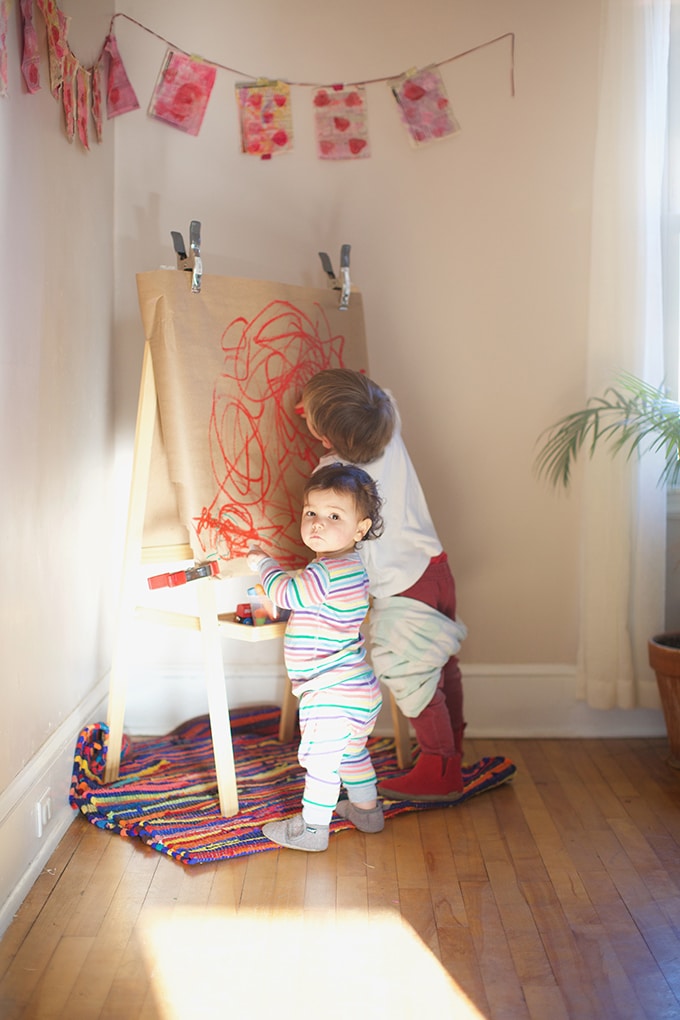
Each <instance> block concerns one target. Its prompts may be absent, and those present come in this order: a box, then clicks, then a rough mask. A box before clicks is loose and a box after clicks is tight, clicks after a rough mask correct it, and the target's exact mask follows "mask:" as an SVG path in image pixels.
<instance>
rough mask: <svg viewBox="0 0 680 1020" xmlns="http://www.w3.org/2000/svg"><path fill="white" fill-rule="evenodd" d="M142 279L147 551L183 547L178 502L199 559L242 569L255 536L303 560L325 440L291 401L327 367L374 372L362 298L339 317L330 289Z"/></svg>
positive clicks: (160, 274) (290, 561)
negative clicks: (148, 392)
mask: <svg viewBox="0 0 680 1020" xmlns="http://www.w3.org/2000/svg"><path fill="white" fill-rule="evenodd" d="M137 287H138V291H139V300H140V308H141V313H142V320H143V323H144V330H145V334H146V337H147V339H148V340H149V343H150V346H151V354H152V361H153V367H154V376H155V380H156V390H157V394H158V407H159V427H160V432H161V435H162V446H160V445H159V444H158V443H156V444H155V451H154V454H153V455H152V468H151V476H152V481H150V485H149V493H148V497H147V507H146V520H145V532H144V545H145V546H147V547H149V546H160V545H167V544H170V536H171V535H172V536H173V538H172V540H173V541H176V540H177V539H178V540H179V541H180V542H181V541H182V538H181V537H180V536H179V535H178V536H177V539H175V537H174V536H175V535H177V532H176V531H172V530H171V524H172V521H171V520H170V515H169V514H168V512H167V511H168V505H169V500H172V503H173V505H174V514H175V521H179V522H181V524H182V526H183V529H184V531H183V534H184V535H185V537H184V539H183V541H185V542H186V541H187V540H188V541H189V542H190V544H191V546H192V548H193V550H194V555H195V557H196V558H197V559H198V560H202V559H205V558H206V556H207V555H209V554H211V553H217V555H218V557H219V560H220V571H221V573H222V574H227V573H229V572H236V573H238V572H241V573H242V572H243V559H244V557H245V556H246V554H247V551H248V544H249V542H250V541H252V540H257V541H258V542H259V543H260V544H261V545H262V547H263V548H264V549H265V550H267V551H269V552H272V553H275V554H276V556H277V558H278V559H279V560H280V562H281V563H282V564H283V565H284V566H285V567H286V568H287V569H295V568H297V567H300V566H302V565H304V564H305V563H306V562H307V561H308V560H309V552H308V550H307V549H306V548H305V546H304V545H303V543H302V540H301V538H300V511H301V506H302V488H303V485H304V482H305V480H306V479H307V478H308V477H309V475H310V474H311V473H312V472H313V470H314V468H315V467H316V466H317V464H318V460H319V457H320V456H321V455H322V453H323V447H322V445H321V443H319V442H318V441H317V440H315V439H314V438H313V437H312V435H311V434H310V432H309V431H308V429H307V427H306V425H305V422H304V420H303V419H302V418H301V417H300V415H298V414H296V413H295V405H296V403H297V401H298V400H299V399H300V395H301V392H302V388H303V386H304V385H305V383H306V382H307V380H308V379H310V378H311V376H312V375H314V374H315V373H316V372H318V371H320V370H321V369H324V368H332V367H338V366H342V365H345V366H347V367H350V368H356V369H364V370H365V369H366V368H367V365H366V340H365V333H364V321H363V306H362V302H361V294H360V293H358V292H356V291H353V292H352V298H351V301H350V306H349V308H348V309H347V311H342V312H341V311H340V310H339V308H338V296H337V293H335V292H334V291H332V290H330V289H328V288H323V289H316V288H309V287H295V286H292V285H287V284H277V283H269V282H266V281H261V280H246V279H235V278H230V277H229V278H228V277H219V276H210V275H205V276H204V277H203V280H202V284H201V294H200V298H199V299H198V300H197V297H196V295H195V294H192V293H191V281H190V280H189V279H188V274H186V273H181V272H171V271H167V270H166V271H155V272H149V273H141V274H139V275H138V276H137ZM161 450H162V459H163V460H164V464H163V465H161V464H159V463H158V461H159V460H160V459H161V453H160V451H161ZM238 560H241V565H240V566H239V565H238V564H237V563H235V562H233V561H238Z"/></svg>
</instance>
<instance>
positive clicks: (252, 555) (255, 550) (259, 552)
mask: <svg viewBox="0 0 680 1020" xmlns="http://www.w3.org/2000/svg"><path fill="white" fill-rule="evenodd" d="M265 555H266V554H265V552H264V550H263V549H261V548H260V546H259V545H254V544H253V543H251V546H250V548H249V549H248V566H249V567H250V569H251V570H257V565H258V563H259V562H260V560H261V559H262V557H263V556H265Z"/></svg>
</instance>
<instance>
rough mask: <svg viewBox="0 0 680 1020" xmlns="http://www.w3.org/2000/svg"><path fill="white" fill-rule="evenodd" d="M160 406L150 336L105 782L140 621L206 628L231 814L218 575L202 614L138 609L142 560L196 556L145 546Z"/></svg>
mask: <svg viewBox="0 0 680 1020" xmlns="http://www.w3.org/2000/svg"><path fill="white" fill-rule="evenodd" d="M157 406H158V401H157V394H156V383H155V378H154V371H153V361H152V357H151V347H150V344H149V341H148V340H147V341H146V342H145V344H144V357H143V362H142V378H141V385H140V391H139V404H138V408H137V430H136V434H135V446H134V454H133V465H132V484H131V488H130V502H129V507H128V522H127V532H126V537H125V548H124V553H123V573H122V582H121V594H120V604H119V608H118V634H117V639H116V643H115V647H114V654H113V661H112V665H111V679H110V686H109V708H108V719H107V725H108V727H109V737H108V746H107V755H106V770H105V773H104V781H105V782H107V783H110V782H113V781H114V780H116V779H117V778H118V773H119V769H120V752H121V745H122V738H123V723H124V717H125V701H126V695H127V678H128V675H129V672H130V668H131V666H132V663H131V661H130V653H131V649H132V647H133V641H132V639H131V638H132V629H133V626H134V623H135V620H136V619H139V617H140V616H141V615H144V616H146V618H147V619H156V620H158V621H160V622H166V623H171V624H173V625H174V626H183V627H189V628H192V629H198V630H200V632H201V637H202V641H203V658H204V665H205V674H206V685H207V692H208V707H209V712H210V723H211V730H212V740H213V747H214V753H215V770H216V773H217V787H218V794H219V801H220V811H221V812H222V814H223V815H225V816H227V817H229V816H231V815H235V814H237V813H238V792H237V789H236V777H235V771H234V753H233V748H232V745H231V733H230V731H229V705H228V702H227V688H226V683H225V678H224V667H223V662H222V648H221V644H220V635H219V620H218V616H217V603H216V600H215V590H214V586H213V585H214V579H213V578H209V577H206V578H201V579H200V580H198V581H195V582H194V583H195V584H196V585H197V587H198V610H199V613H198V616H197V617H195V616H187V615H185V614H180V613H161V612H160V611H140V610H138V609H136V607H135V602H136V581H137V578H138V574H139V567H140V564H141V563H142V562H143V561H144V560H145V559H146V560H147V562H148V561H149V560H155V561H158V562H161V561H166V562H169V561H175V560H189V559H193V555H194V554H193V551H192V549H191V546H189V545H185V546H165V547H157V548H155V549H154V550H153V552H149V553H146V554H145V550H144V547H143V533H144V516H145V510H146V497H147V492H148V485H149V475H150V470H151V451H152V445H153V434H154V425H155V421H156V413H157Z"/></svg>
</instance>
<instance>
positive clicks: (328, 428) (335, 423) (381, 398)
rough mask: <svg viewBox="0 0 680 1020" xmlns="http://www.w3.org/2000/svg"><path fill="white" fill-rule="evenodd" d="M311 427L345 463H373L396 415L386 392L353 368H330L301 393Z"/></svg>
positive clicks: (381, 449)
mask: <svg viewBox="0 0 680 1020" xmlns="http://www.w3.org/2000/svg"><path fill="white" fill-rule="evenodd" d="M302 402H303V405H304V410H305V414H306V416H307V420H308V422H309V425H310V426H311V428H312V429H313V430H314V432H315V433H316V434H317V435H318V436H321V437H323V438H324V439H326V440H327V441H328V442H329V443H330V444H331V446H332V449H333V451H334V452H335V453H337V455H338V456H339V457H342V459H343V460H349V461H351V462H352V463H353V464H370V462H371V461H372V460H375V459H376V458H377V457H379V456H380V455H381V453H382V452H383V450H384V449H385V447H386V446H387V444H388V443H389V441H390V439H391V438H392V434H393V432H394V426H395V422H396V412H395V409H394V405H393V404H392V401H391V399H390V397H389V395H388V394H387V393H385V391H384V390H381V389H380V387H379V386H378V385H377V384H376V383H374V382H373V381H372V380H371V379H369V378H368V376H365V375H364V374H363V373H362V372H355V371H353V369H351V368H327V369H324V370H323V371H321V372H317V374H316V375H314V376H312V378H311V379H310V380H309V382H308V383H307V385H306V386H305V388H304V390H303V392H302Z"/></svg>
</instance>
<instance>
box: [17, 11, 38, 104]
mask: <svg viewBox="0 0 680 1020" xmlns="http://www.w3.org/2000/svg"><path fill="white" fill-rule="evenodd" d="M21 32H22V36H23V49H22V57H21V73H22V74H23V76H24V81H25V82H26V88H27V89H28V91H29V92H31V93H33V92H39V91H40V53H39V50H38V33H37V32H36V30H35V25H34V24H33V0H21Z"/></svg>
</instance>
